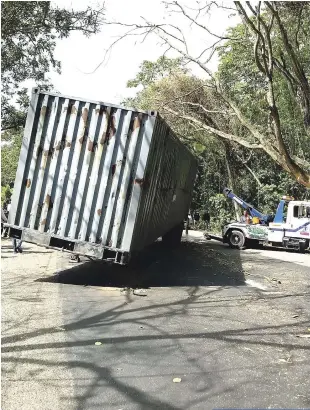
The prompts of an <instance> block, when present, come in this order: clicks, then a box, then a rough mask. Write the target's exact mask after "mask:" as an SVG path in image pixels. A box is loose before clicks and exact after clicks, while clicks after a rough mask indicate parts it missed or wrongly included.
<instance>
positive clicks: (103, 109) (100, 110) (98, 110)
mask: <svg viewBox="0 0 310 410" xmlns="http://www.w3.org/2000/svg"><path fill="white" fill-rule="evenodd" d="M95 111H96V114H99V115H102V114H103V113H104V112H105V107H102V106H101V107H100V108H96V110H95Z"/></svg>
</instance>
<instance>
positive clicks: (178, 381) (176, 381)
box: [172, 377, 182, 383]
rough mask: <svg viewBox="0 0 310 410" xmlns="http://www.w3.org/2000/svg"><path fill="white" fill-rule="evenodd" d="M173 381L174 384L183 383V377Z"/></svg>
mask: <svg viewBox="0 0 310 410" xmlns="http://www.w3.org/2000/svg"><path fill="white" fill-rule="evenodd" d="M172 381H173V383H181V381H182V379H181V377H175V378H174V379H173V380H172Z"/></svg>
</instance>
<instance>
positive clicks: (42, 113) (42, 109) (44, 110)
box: [41, 105, 47, 117]
mask: <svg viewBox="0 0 310 410" xmlns="http://www.w3.org/2000/svg"><path fill="white" fill-rule="evenodd" d="M46 112H47V107H46V106H45V105H43V107H42V108H41V115H42V117H44V116H45V114H46Z"/></svg>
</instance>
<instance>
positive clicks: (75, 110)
mask: <svg viewBox="0 0 310 410" xmlns="http://www.w3.org/2000/svg"><path fill="white" fill-rule="evenodd" d="M76 113H77V109H76V106H75V105H74V104H72V107H71V114H76Z"/></svg>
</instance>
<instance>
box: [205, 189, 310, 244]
mask: <svg viewBox="0 0 310 410" xmlns="http://www.w3.org/2000/svg"><path fill="white" fill-rule="evenodd" d="M224 194H225V195H226V196H227V197H228V198H230V199H232V200H233V201H235V202H236V203H238V204H239V205H240V206H242V208H244V209H245V210H246V211H247V212H248V213H249V215H250V216H251V218H252V223H242V222H232V223H229V224H227V225H225V226H224V227H223V232H222V237H221V238H220V237H217V236H214V235H211V234H208V233H206V234H205V236H206V238H207V239H210V238H213V239H218V240H222V241H223V242H224V243H228V244H229V245H230V246H231V247H232V248H236V249H243V248H244V247H251V246H253V245H254V246H255V245H257V244H263V245H272V246H280V247H284V248H286V249H295V250H297V251H299V252H305V251H306V250H307V249H309V247H310V201H307V200H304V201H295V200H294V198H292V197H287V196H285V197H283V198H282V199H281V201H280V202H279V205H278V208H277V212H276V214H275V216H274V217H271V216H270V215H264V214H262V213H261V212H260V211H258V210H257V209H255V208H254V207H253V206H252V205H250V204H248V203H247V202H245V201H243V200H242V199H241V198H239V197H238V196H237V195H235V194H234V193H233V192H232V191H231V190H230V189H228V188H225V189H224ZM254 221H255V222H256V223H253V222H254Z"/></svg>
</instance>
